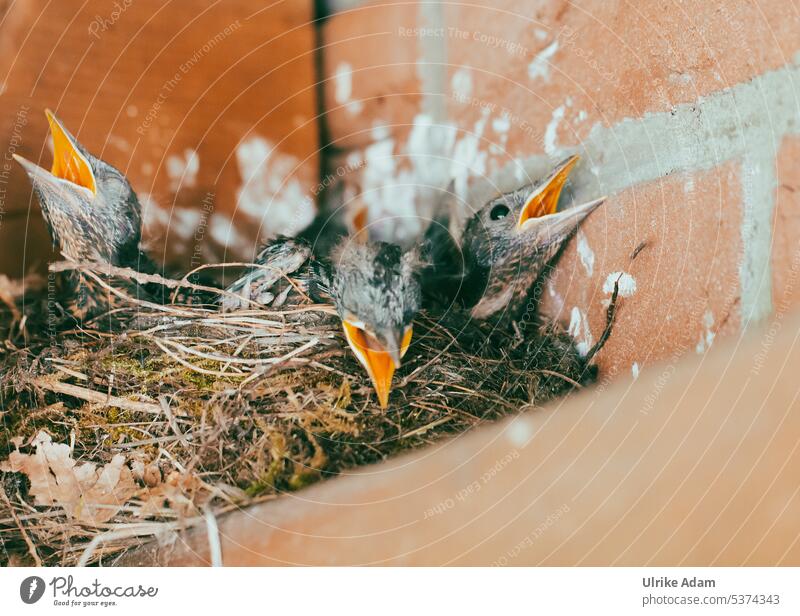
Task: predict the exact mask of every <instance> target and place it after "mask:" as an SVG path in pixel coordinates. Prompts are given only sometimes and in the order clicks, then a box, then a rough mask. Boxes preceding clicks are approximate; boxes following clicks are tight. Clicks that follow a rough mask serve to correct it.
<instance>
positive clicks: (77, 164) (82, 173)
mask: <svg viewBox="0 0 800 616" xmlns="http://www.w3.org/2000/svg"><path fill="white" fill-rule="evenodd" d="M45 115H46V116H47V121H48V122H49V123H50V132H51V133H52V135H53V167H52V169H51V173H52V174H53V175H54V176H55V177H57V178H60V179H62V180H66V181H68V182H72V183H73V184H77V185H78V186H82V187H83V188H86V189H88V190H90V191H91V192H92V194H93V195H96V194H97V182H96V181H95V177H94V172H93V171H92V167H91V166H90V165H89V161H88V160H86V157H85V156H84V155H83V154H82V153H81V152H80V150H79V149H78V145H77V142H76V141H75V139H74V138H73V137H72V135H70V134H69V132H68V131H67V130H66V129H65V128H64V126H63V125H62V124H61V122H59V121H58V118H56V116H55V115H53V112H52V111H50V110H49V109H47V110H45Z"/></svg>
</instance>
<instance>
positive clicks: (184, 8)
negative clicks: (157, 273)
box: [0, 0, 319, 275]
mask: <svg viewBox="0 0 800 616" xmlns="http://www.w3.org/2000/svg"><path fill="white" fill-rule="evenodd" d="M0 13H2V20H1V21H0V51H1V52H2V53H0V84H2V86H1V87H0V101H1V102H2V107H3V113H2V114H0V115H1V117H0V142H2V144H3V152H4V159H3V161H2V162H0V164H2V165H3V168H2V177H0V189H2V192H0V197H2V199H3V201H2V207H0V211H2V212H3V219H2V224H1V225H0V244H2V246H3V250H1V251H0V255H2V257H0V270H2V271H3V272H6V273H11V274H12V275H19V274H21V273H22V271H23V270H24V269H27V268H29V267H31V266H34V265H36V264H39V265H41V264H42V262H43V261H44V259H45V258H46V256H47V254H46V252H47V248H48V244H49V242H48V241H47V240H46V232H45V230H44V228H43V224H42V222H41V218H40V213H39V207H38V204H37V203H36V201H35V200H31V198H30V183H29V182H28V181H27V179H26V178H25V176H24V173H23V172H22V170H21V169H20V168H18V166H17V165H16V164H15V163H14V162H13V161H12V160H11V156H10V154H11V153H13V151H16V152H17V153H19V154H21V155H23V156H25V157H28V158H30V159H32V160H34V161H41V163H42V164H43V165H45V166H48V167H49V165H50V160H51V158H50V153H49V152H48V151H47V147H48V146H47V142H48V139H47V123H46V121H45V118H44V114H43V110H44V108H45V107H50V108H51V109H53V110H54V111H55V112H56V114H57V115H58V116H59V117H60V118H62V119H63V121H64V122H65V124H66V126H67V127H68V128H69V129H70V130H71V131H72V132H73V133H75V134H76V136H77V137H78V138H79V139H80V140H81V141H82V142H83V143H84V144H85V145H86V147H88V148H89V150H90V151H92V152H93V153H94V154H96V155H99V156H101V157H102V158H105V159H107V160H108V161H109V162H110V163H112V164H113V165H115V166H117V167H118V168H120V169H122V170H123V171H124V172H125V173H126V174H127V175H128V176H129V178H130V179H131V182H132V183H133V186H134V188H135V189H136V190H137V192H138V193H139V195H140V197H141V200H142V202H143V205H144V206H145V215H146V219H147V222H148V225H147V229H146V233H145V236H146V239H147V240H148V241H149V244H150V248H151V251H152V252H153V253H154V255H167V256H168V257H175V256H181V259H180V260H181V261H182V263H183V264H188V263H189V262H190V261H195V262H196V261H198V260H199V261H201V262H205V261H216V260H220V259H223V258H226V259H227V260H236V259H237V258H239V257H243V256H247V255H252V251H253V249H254V248H255V246H256V244H257V243H258V237H259V236H262V237H266V236H269V235H274V234H275V233H278V232H294V231H298V230H299V229H301V228H302V227H303V226H304V225H305V224H307V222H308V221H309V220H310V218H311V217H312V216H313V201H312V200H306V199H305V198H304V197H305V196H306V195H307V194H309V193H310V192H311V188H312V187H313V186H314V185H316V183H317V181H318V175H319V173H318V161H317V150H318V129H317V121H316V115H317V109H316V93H315V88H314V83H315V79H314V59H313V53H314V51H313V49H314V31H313V28H312V26H311V19H312V17H313V15H312V2H311V0H292V1H291V2H278V3H273V4H271V5H270V6H269V7H265V5H264V4H263V3H261V2H258V1H254V0H226V1H225V2H213V3H206V2H167V3H164V2H160V1H157V0H133V1H131V0H118V2H109V1H102V0H89V1H88V2H84V3H82V4H80V6H79V5H78V4H76V3H71V2H45V1H44V0H19V1H17V2H13V3H10V4H9V3H2V4H0ZM278 84H279V85H278ZM275 178H278V179H277V180H275ZM298 196H299V198H298ZM286 203H291V204H292V205H291V206H287V205H286ZM231 221H232V222H231ZM23 256H24V262H23V258H22V257H23Z"/></svg>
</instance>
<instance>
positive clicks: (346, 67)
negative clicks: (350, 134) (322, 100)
mask: <svg viewBox="0 0 800 616" xmlns="http://www.w3.org/2000/svg"><path fill="white" fill-rule="evenodd" d="M333 87H334V90H333V97H334V98H335V99H336V102H337V103H339V104H340V105H344V106H345V109H347V112H348V113H349V114H350V115H358V114H359V113H361V111H362V110H363V109H364V103H363V102H361V101H360V100H355V101H353V100H350V97H351V96H352V95H353V67H352V66H350V64H349V63H347V62H342V63H341V64H339V66H338V67H337V68H336V72H335V73H334V74H333Z"/></svg>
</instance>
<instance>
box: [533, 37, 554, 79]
mask: <svg viewBox="0 0 800 616" xmlns="http://www.w3.org/2000/svg"><path fill="white" fill-rule="evenodd" d="M557 51H558V40H555V41H553V42H552V43H550V44H549V45H548V46H547V47H545V48H544V49H542V51H540V52H539V53H537V54H536V56H535V57H534V58H533V60H532V61H531V63H530V64H529V65H528V77H530V78H531V79H542V80H544V81H547V80H549V79H550V58H552V57H553V55H555V53H556V52H557Z"/></svg>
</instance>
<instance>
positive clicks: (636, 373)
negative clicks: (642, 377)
mask: <svg viewBox="0 0 800 616" xmlns="http://www.w3.org/2000/svg"><path fill="white" fill-rule="evenodd" d="M631 374H632V375H633V380H634V381H635V380H636V379H638V378H639V364H638V363H636V362H634V363H633V365H632V366H631Z"/></svg>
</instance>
